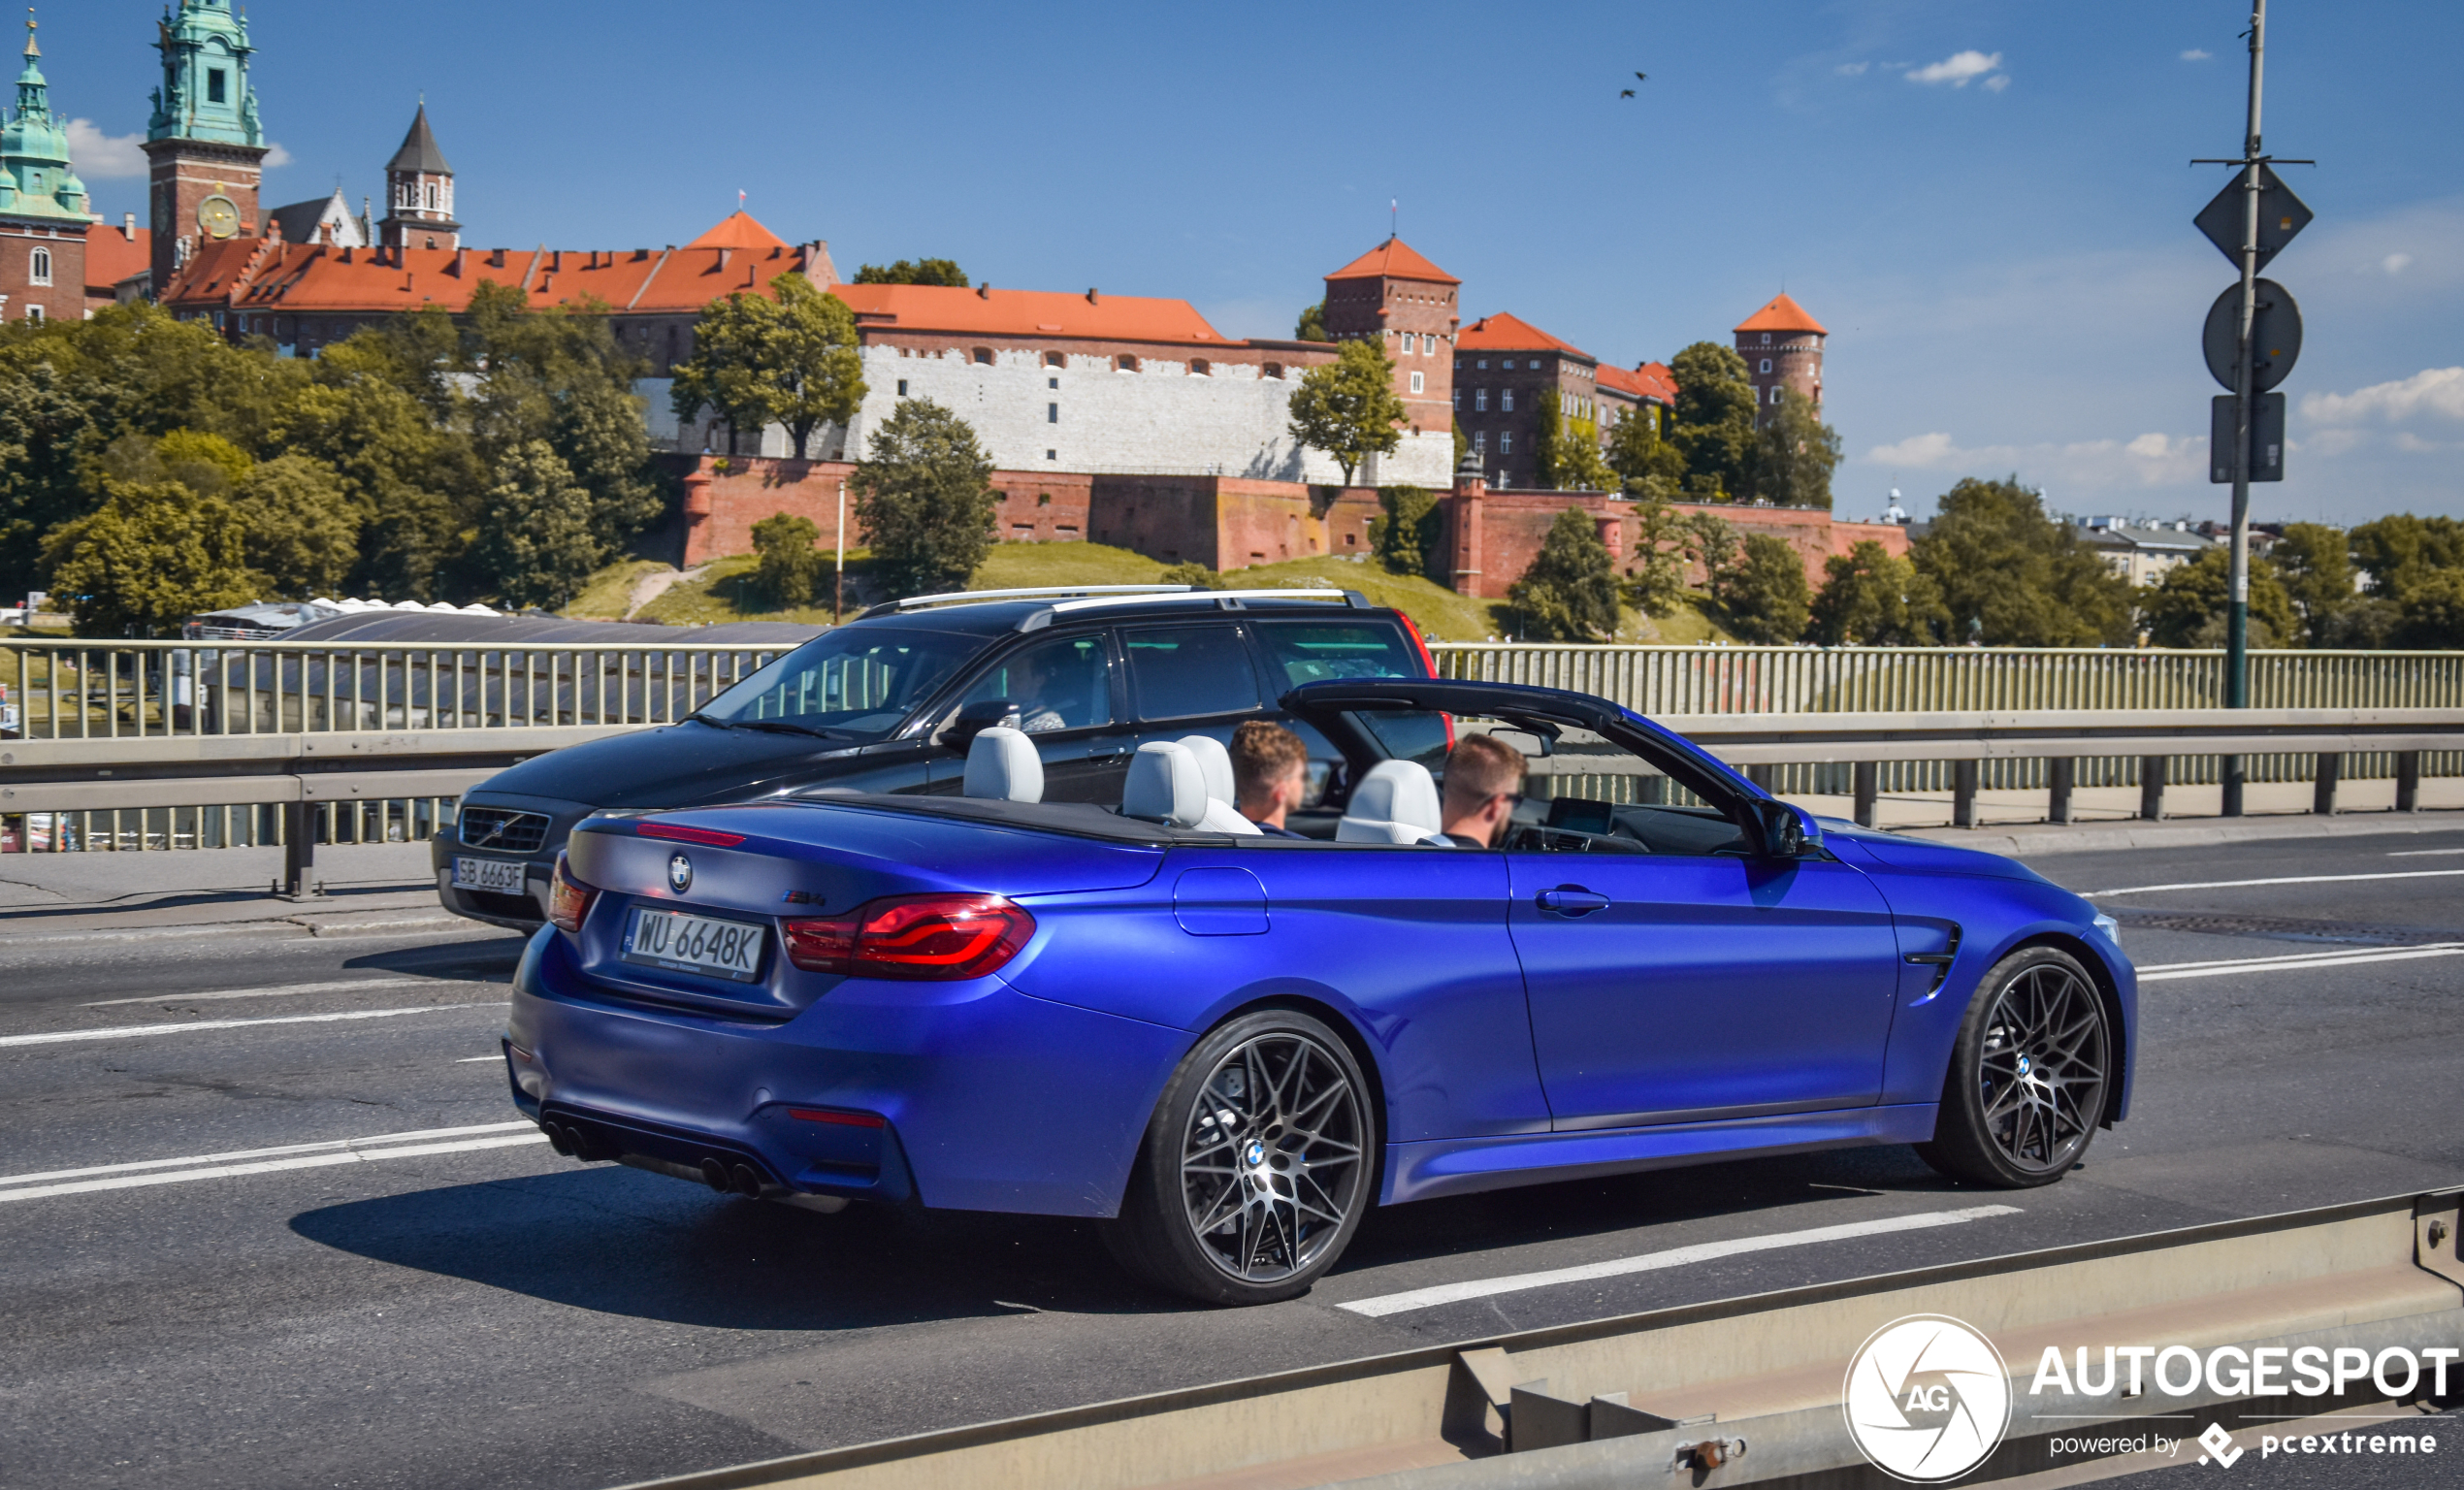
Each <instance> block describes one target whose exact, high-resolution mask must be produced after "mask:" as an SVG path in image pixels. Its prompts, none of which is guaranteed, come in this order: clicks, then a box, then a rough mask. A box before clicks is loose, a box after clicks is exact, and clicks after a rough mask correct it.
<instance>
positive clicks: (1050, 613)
mask: <svg viewBox="0 0 2464 1490" xmlns="http://www.w3.org/2000/svg"><path fill="white" fill-rule="evenodd" d="M1190 599H1208V600H1213V601H1214V602H1215V603H1216V607H1217V608H1218V609H1222V610H1238V609H1240V608H1241V603H1242V602H1243V601H1245V600H1336V601H1340V602H1341V603H1342V604H1343V605H1344V606H1345V608H1347V609H1353V610H1369V609H1372V608H1374V607H1373V604H1372V602H1371V600H1370V599H1369V597H1367V596H1365V595H1363V594H1361V593H1360V592H1359V591H1357V590H1194V591H1192V592H1191V593H1188V594H1183V595H1130V596H1120V597H1118V598H1111V599H1107V598H1104V597H1090V598H1088V599H1077V600H1063V601H1061V602H1060V603H1058V604H1055V605H1048V606H1046V607H1044V608H1043V609H1042V610H1039V611H1036V612H1034V613H1032V614H1030V615H1028V616H1026V617H1024V618H1022V619H1021V620H1020V622H1019V624H1018V629H1019V630H1020V631H1021V632H1040V631H1042V630H1043V629H1044V628H1046V627H1048V626H1050V625H1052V624H1053V621H1054V617H1056V616H1063V615H1067V614H1069V613H1071V612H1073V611H1080V610H1086V609H1087V608H1089V607H1091V606H1096V605H1144V604H1152V603H1154V602H1156V601H1159V600H1190Z"/></svg>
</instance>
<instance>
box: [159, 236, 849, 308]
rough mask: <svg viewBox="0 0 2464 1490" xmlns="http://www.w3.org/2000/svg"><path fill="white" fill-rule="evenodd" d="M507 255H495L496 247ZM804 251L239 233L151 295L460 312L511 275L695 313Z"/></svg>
mask: <svg viewBox="0 0 2464 1490" xmlns="http://www.w3.org/2000/svg"><path fill="white" fill-rule="evenodd" d="M499 252H502V253H503V256H504V262H503V265H501V266H500V265H497V264H495V263H493V262H491V261H492V260H493V259H494V257H495V256H496V254H497V253H499ZM807 260H808V253H807V250H806V249H804V248H792V247H787V246H785V245H781V246H777V247H771V248H764V249H742V248H726V247H722V248H670V249H658V248H632V249H614V250H610V249H597V250H585V251H580V252H576V251H572V250H566V249H554V248H535V249H534V248H508V249H501V250H491V249H483V248H405V249H397V248H384V249H370V248H357V249H350V248H336V247H333V246H331V245H329V244H324V243H271V242H269V241H268V240H265V239H255V238H235V239H227V240H225V241H223V242H221V243H209V244H207V245H206V246H204V247H203V248H200V249H199V250H198V251H197V252H196V253H195V254H194V255H192V256H191V257H190V259H189V261H188V263H187V264H186V265H185V266H184V267H183V268H182V269H181V270H180V271H179V272H178V274H177V275H174V276H173V279H172V282H171V284H169V285H168V286H166V287H165V288H164V289H163V291H162V293H161V295H160V296H159V298H160V300H161V301H162V303H163V304H164V305H166V306H169V307H172V308H175V309H206V308H228V309H232V310H245V311H277V312H287V313H294V314H316V313H318V312H352V311H357V312H369V311H387V310H417V309H419V308H423V307H426V306H435V307H437V308H440V309H444V310H461V309H462V308H465V307H466V306H468V305H469V304H470V296H471V293H472V292H473V291H475V290H476V289H477V288H478V287H479V286H480V285H482V284H490V283H493V284H508V285H518V286H520V287H521V288H523V289H525V290H527V291H529V292H530V296H531V303H532V304H533V305H535V306H550V305H573V304H577V303H579V302H581V301H583V300H585V299H590V300H597V301H600V302H601V303H602V304H604V305H606V306H607V307H608V308H611V309H615V310H632V311H636V312H641V311H665V312H671V313H672V312H678V311H696V310H699V309H700V308H702V307H703V306H705V305H708V304H709V303H710V302H711V301H714V300H718V299H720V298H721V297H723V296H726V295H728V294H729V293H731V292H735V291H747V290H762V289H765V288H767V287H768V285H769V283H770V281H771V280H773V279H775V278H777V277H778V276H779V275H783V274H787V273H789V272H791V271H798V270H801V269H803V268H804V267H805V265H806V263H807Z"/></svg>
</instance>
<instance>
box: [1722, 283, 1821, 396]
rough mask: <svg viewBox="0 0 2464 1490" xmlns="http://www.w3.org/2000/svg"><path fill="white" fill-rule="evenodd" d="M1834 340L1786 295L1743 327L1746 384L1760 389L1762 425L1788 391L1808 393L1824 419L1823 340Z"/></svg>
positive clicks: (1739, 338) (1740, 350)
mask: <svg viewBox="0 0 2464 1490" xmlns="http://www.w3.org/2000/svg"><path fill="white" fill-rule="evenodd" d="M1830 336H1831V333H1830V332H1828V331H1826V330H1824V329H1823V323H1822V322H1820V321H1818V320H1815V319H1814V318H1813V317H1812V316H1811V315H1809V314H1807V313H1806V311H1805V308H1804V307H1803V306H1800V305H1799V304H1798V303H1797V302H1795V301H1793V300H1791V299H1789V298H1788V296H1787V295H1786V294H1782V295H1780V296H1779V297H1778V298H1776V299H1774V300H1773V301H1772V302H1771V303H1770V304H1769V305H1767V306H1765V307H1764V308H1762V309H1760V310H1757V311H1755V312H1754V313H1753V314H1752V315H1749V316H1747V317H1746V318H1745V319H1744V320H1743V321H1741V322H1739V323H1738V325H1737V328H1736V354H1737V355H1738V356H1739V357H1742V358H1744V359H1745V376H1746V380H1747V381H1748V382H1751V383H1752V384H1753V385H1754V402H1755V404H1756V405H1758V406H1757V407H1756V409H1755V413H1754V418H1755V422H1756V423H1761V422H1762V421H1763V420H1766V419H1768V418H1769V417H1770V416H1771V411H1772V410H1773V409H1775V408H1777V407H1778V406H1779V396H1780V390H1781V389H1783V388H1787V389H1791V390H1793V391H1795V392H1797V393H1799V394H1802V395H1804V396H1805V398H1806V399H1808V400H1809V401H1811V402H1812V404H1813V405H1814V417H1815V418H1817V419H1819V418H1821V417H1822V412H1823V342H1824V340H1827V339H1828V338H1829V337H1830Z"/></svg>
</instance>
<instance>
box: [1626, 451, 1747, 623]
mask: <svg viewBox="0 0 2464 1490" xmlns="http://www.w3.org/2000/svg"><path fill="white" fill-rule="evenodd" d="M1634 503H1635V559H1634V563H1632V564H1631V565H1628V566H1627V567H1626V574H1627V576H1628V578H1629V579H1631V580H1632V583H1631V584H1629V585H1628V586H1627V587H1626V593H1627V596H1628V598H1629V599H1632V600H1633V601H1634V604H1635V608H1636V609H1637V610H1639V611H1641V612H1642V613H1643V614H1644V615H1646V616H1649V617H1650V618H1651V619H1653V620H1654V621H1657V620H1660V619H1662V618H1664V617H1667V616H1671V615H1674V614H1676V609H1677V606H1678V605H1679V604H1680V603H1682V602H1683V600H1684V599H1685V561H1686V548H1685V542H1686V534H1687V533H1688V531H1689V530H1688V528H1687V524H1686V518H1685V514H1683V513H1680V512H1679V511H1677V509H1676V508H1674V507H1672V506H1670V504H1669V502H1668V499H1666V498H1665V497H1663V496H1661V495H1660V493H1659V491H1658V489H1657V487H1656V485H1655V484H1654V483H1653V482H1651V481H1650V480H1648V479H1646V480H1645V481H1644V483H1643V486H1642V489H1641V491H1639V492H1638V493H1637V494H1636V496H1635V499H1634ZM1713 521H1715V522H1716V521H1718V520H1717V519H1716V518H1715V519H1713ZM1721 526H1722V527H1726V526H1728V525H1727V524H1725V523H1722V524H1721Z"/></svg>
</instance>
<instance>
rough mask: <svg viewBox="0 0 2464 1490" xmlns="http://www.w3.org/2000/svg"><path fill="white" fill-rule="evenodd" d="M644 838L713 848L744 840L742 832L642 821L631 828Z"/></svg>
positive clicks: (730, 847) (731, 844)
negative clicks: (663, 839)
mask: <svg viewBox="0 0 2464 1490" xmlns="http://www.w3.org/2000/svg"><path fill="white" fill-rule="evenodd" d="M633 831H634V832H636V833H639V834H640V835H641V836H642V837H644V838H665V839H668V840H670V841H671V842H675V843H698V844H703V845H706V846H708V847H710V848H714V849H732V848H734V847H735V846H736V845H737V844H739V843H742V842H743V841H744V835H743V834H742V833H723V832H720V831H719V830H718V829H717V828H715V827H686V826H682V825H681V824H676V823H643V824H640V825H638V826H635V827H634V829H633Z"/></svg>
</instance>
